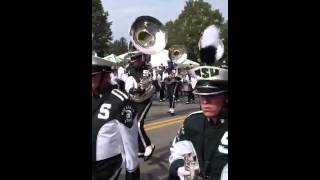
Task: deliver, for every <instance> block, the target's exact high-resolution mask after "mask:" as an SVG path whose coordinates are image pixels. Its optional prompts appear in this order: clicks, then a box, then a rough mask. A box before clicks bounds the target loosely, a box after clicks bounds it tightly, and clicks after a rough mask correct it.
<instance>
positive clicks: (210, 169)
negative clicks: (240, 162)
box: [169, 25, 228, 180]
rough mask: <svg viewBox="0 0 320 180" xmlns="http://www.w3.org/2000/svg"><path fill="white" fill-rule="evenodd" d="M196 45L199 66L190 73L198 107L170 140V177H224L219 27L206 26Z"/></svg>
mask: <svg viewBox="0 0 320 180" xmlns="http://www.w3.org/2000/svg"><path fill="white" fill-rule="evenodd" d="M199 45H200V59H201V62H202V66H200V67H197V68H193V69H192V74H193V76H195V77H197V83H196V85H195V91H194V94H196V95H199V96H200V106H201V111H197V112H193V113H191V114H190V115H189V116H188V117H187V118H186V119H185V121H184V122H183V125H182V127H181V128H180V130H179V132H178V135H177V136H176V137H175V138H174V140H173V143H172V147H171V148H170V152H171V155H170V157H169V162H170V168H169V179H171V180H172V179H194V178H195V177H202V178H203V179H217V180H218V179H220V177H221V175H223V178H225V177H227V176H225V173H223V172H222V171H223V169H224V167H227V166H226V164H227V163H228V70H227V69H225V68H222V67H221V66H219V67H218V66H216V64H215V63H216V61H217V60H219V59H220V58H221V57H222V54H223V44H222V42H221V40H220V38H219V30H218V28H216V27H215V26H214V25H212V26H209V27H208V28H206V29H205V31H204V33H203V35H202V37H201V39H200V43H199ZM225 171H226V169H225V170H224V172H225Z"/></svg>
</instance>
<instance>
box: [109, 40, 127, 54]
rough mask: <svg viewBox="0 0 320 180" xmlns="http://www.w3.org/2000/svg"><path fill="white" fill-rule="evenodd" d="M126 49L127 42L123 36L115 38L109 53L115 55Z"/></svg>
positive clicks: (124, 51) (122, 52)
mask: <svg viewBox="0 0 320 180" xmlns="http://www.w3.org/2000/svg"><path fill="white" fill-rule="evenodd" d="M127 51H128V42H127V40H126V39H125V38H124V37H121V38H120V39H119V40H115V41H114V42H113V43H112V45H111V47H110V53H112V54H115V55H117V56H118V55H121V54H124V53H126V52H127Z"/></svg>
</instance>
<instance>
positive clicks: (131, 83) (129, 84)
mask: <svg viewBox="0 0 320 180" xmlns="http://www.w3.org/2000/svg"><path fill="white" fill-rule="evenodd" d="M125 83H126V85H125V90H126V92H127V93H130V94H132V93H133V90H134V89H136V88H137V86H138V85H137V82H136V81H135V79H134V78H133V77H132V76H129V77H128V78H127V79H126V81H125Z"/></svg>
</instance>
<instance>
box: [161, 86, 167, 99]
mask: <svg viewBox="0 0 320 180" xmlns="http://www.w3.org/2000/svg"><path fill="white" fill-rule="evenodd" d="M165 89H166V88H165V83H164V82H161V87H160V99H164V91H165Z"/></svg>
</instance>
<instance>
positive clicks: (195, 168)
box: [183, 153, 200, 180]
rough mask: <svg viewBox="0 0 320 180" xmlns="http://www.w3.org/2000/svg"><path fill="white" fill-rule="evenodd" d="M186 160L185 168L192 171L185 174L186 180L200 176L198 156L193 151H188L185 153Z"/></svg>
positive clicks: (192, 179)
mask: <svg viewBox="0 0 320 180" xmlns="http://www.w3.org/2000/svg"><path fill="white" fill-rule="evenodd" d="M183 158H184V162H185V165H184V167H185V169H186V170H187V171H189V172H190V175H188V176H185V177H184V178H185V180H197V179H199V178H200V176H199V173H200V172H199V164H198V162H197V161H196V159H195V158H196V157H195V155H194V154H193V153H188V154H184V155H183Z"/></svg>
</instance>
